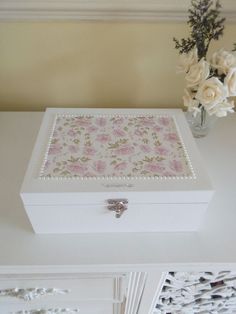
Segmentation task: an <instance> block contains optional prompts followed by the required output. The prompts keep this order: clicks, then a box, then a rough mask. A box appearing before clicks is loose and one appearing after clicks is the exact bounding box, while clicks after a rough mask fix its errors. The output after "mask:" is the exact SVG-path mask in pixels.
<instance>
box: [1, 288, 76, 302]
mask: <svg viewBox="0 0 236 314" xmlns="http://www.w3.org/2000/svg"><path fill="white" fill-rule="evenodd" d="M69 292H70V290H67V289H56V288H28V289H21V288H13V289H4V290H0V297H5V296H6V297H13V298H17V299H22V300H24V301H31V300H34V299H38V298H40V297H42V296H52V295H56V294H66V293H69Z"/></svg>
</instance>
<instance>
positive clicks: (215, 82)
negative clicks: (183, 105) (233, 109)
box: [195, 77, 228, 112]
mask: <svg viewBox="0 0 236 314" xmlns="http://www.w3.org/2000/svg"><path fill="white" fill-rule="evenodd" d="M227 96H228V91H227V88H226V86H224V85H223V83H222V82H221V81H220V80H219V79H218V78H216V77H211V78H209V79H208V80H206V81H204V82H202V84H201V85H200V86H199V88H198V91H197V93H196V96H195V98H196V99H197V100H199V102H200V103H201V104H202V105H203V106H204V107H205V108H206V110H207V111H209V112H210V109H211V108H213V107H214V106H215V105H217V104H219V103H222V102H223V101H224V100H225V98H226V97H227Z"/></svg>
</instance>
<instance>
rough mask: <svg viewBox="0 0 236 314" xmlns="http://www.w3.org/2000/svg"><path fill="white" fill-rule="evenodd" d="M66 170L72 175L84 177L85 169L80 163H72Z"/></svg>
mask: <svg viewBox="0 0 236 314" xmlns="http://www.w3.org/2000/svg"><path fill="white" fill-rule="evenodd" d="M67 169H68V170H69V171H70V172H71V173H72V174H80V175H84V174H85V172H86V171H87V167H86V166H85V165H84V164H82V163H81V162H73V163H71V164H70V165H68V166H67Z"/></svg>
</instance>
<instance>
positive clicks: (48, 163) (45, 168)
mask: <svg viewBox="0 0 236 314" xmlns="http://www.w3.org/2000/svg"><path fill="white" fill-rule="evenodd" d="M50 164H51V163H50V161H49V160H47V161H46V162H45V165H44V170H47V169H48V168H49V167H50Z"/></svg>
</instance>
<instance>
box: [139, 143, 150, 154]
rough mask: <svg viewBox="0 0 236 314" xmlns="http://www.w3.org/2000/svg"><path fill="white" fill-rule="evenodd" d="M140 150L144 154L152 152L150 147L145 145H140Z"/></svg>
mask: <svg viewBox="0 0 236 314" xmlns="http://www.w3.org/2000/svg"><path fill="white" fill-rule="evenodd" d="M140 149H141V151H142V152H144V153H150V151H151V150H152V149H151V147H150V146H148V145H144V144H142V145H140Z"/></svg>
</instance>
